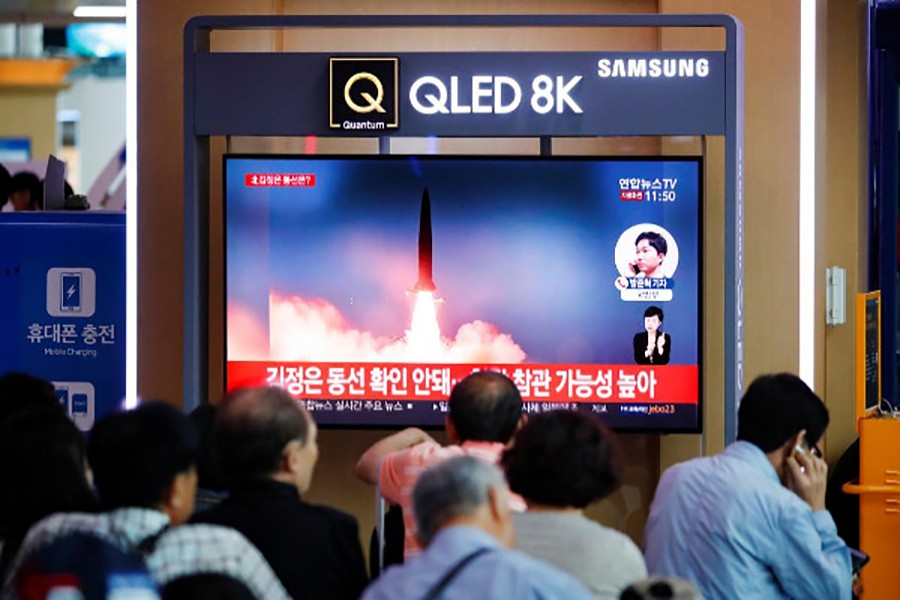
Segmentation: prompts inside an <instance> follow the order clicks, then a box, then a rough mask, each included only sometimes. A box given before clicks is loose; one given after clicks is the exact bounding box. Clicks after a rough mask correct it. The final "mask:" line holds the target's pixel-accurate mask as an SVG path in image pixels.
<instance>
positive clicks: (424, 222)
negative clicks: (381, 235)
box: [411, 188, 437, 292]
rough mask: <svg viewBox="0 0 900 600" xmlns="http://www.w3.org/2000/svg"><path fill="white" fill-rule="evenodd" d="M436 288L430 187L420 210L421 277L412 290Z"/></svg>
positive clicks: (423, 192)
mask: <svg viewBox="0 0 900 600" xmlns="http://www.w3.org/2000/svg"><path fill="white" fill-rule="evenodd" d="M436 289H437V287H435V285H434V280H433V279H432V271H431V200H430V199H429V198H428V188H425V189H424V190H423V191H422V207H421V209H420V211H419V279H418V281H416V285H414V286H413V288H412V290H411V291H413V292H434V291H435V290H436Z"/></svg>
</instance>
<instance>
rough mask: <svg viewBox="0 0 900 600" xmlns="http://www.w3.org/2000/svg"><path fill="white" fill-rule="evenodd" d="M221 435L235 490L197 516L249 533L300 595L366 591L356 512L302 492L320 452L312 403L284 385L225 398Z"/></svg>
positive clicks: (335, 596) (336, 597)
mask: <svg viewBox="0 0 900 600" xmlns="http://www.w3.org/2000/svg"><path fill="white" fill-rule="evenodd" d="M213 436H214V438H213V439H214V444H215V448H216V453H217V456H218V460H219V462H220V467H221V469H222V472H223V474H224V476H225V478H226V479H227V481H228V483H229V488H230V491H231V494H230V496H229V497H228V498H226V499H225V500H223V501H222V502H221V503H220V504H219V505H218V506H216V507H215V508H212V509H210V510H208V511H206V512H204V513H200V514H199V515H196V516H195V517H194V521H196V522H199V523H214V524H218V525H226V526H230V527H234V528H235V529H237V530H238V531H240V532H241V533H243V534H244V536H246V537H247V539H249V540H250V541H251V542H252V543H253V544H255V545H256V547H257V548H259V550H260V552H262V554H263V556H264V557H265V558H266V560H267V561H268V562H269V564H270V565H271V566H272V570H273V571H275V574H276V575H278V578H279V579H280V580H281V583H282V584H283V585H284V587H285V589H287V591H288V593H289V594H290V595H291V596H292V597H293V598H295V599H296V600H307V599H310V600H316V599H323V600H324V599H328V600H341V599H344V598H347V599H349V598H354V599H355V598H359V596H360V595H361V594H362V591H363V589H364V588H365V587H366V584H367V582H368V581H367V576H366V570H365V562H364V559H363V553H362V547H361V546H360V542H359V531H358V526H357V523H356V519H355V518H353V517H352V516H350V515H348V514H346V513H343V512H341V511H338V510H335V509H333V508H328V507H324V506H315V505H312V504H308V503H306V502H304V501H303V500H302V499H301V495H302V494H303V493H305V492H306V491H307V490H308V489H309V485H310V482H311V480H312V473H313V469H314V468H315V464H316V460H317V459H318V456H319V449H318V446H317V445H316V424H315V423H314V422H313V420H312V418H311V417H310V415H309V414H308V413H307V412H306V410H305V409H304V408H303V407H302V406H301V405H299V404H298V403H297V402H295V401H294V399H293V398H291V396H290V395H288V394H287V392H285V391H284V390H281V389H277V388H256V389H247V390H242V391H239V392H237V393H235V394H233V395H231V396H229V397H228V398H226V399H225V400H224V401H223V403H222V404H220V405H219V410H218V413H217V415H216V422H215V425H214V430H213Z"/></svg>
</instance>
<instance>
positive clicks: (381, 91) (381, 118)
mask: <svg viewBox="0 0 900 600" xmlns="http://www.w3.org/2000/svg"><path fill="white" fill-rule="evenodd" d="M328 63H329V65H328V66H329V78H330V82H331V85H330V86H329V90H330V100H329V102H330V104H329V126H330V127H331V128H332V129H344V130H366V129H369V130H378V129H394V128H396V127H397V126H398V124H399V123H398V114H399V110H398V107H397V102H398V97H399V94H398V93H397V86H398V83H399V79H400V78H399V76H398V71H399V59H397V58H381V57H379V58H345V57H335V58H330V59H329V61H328Z"/></svg>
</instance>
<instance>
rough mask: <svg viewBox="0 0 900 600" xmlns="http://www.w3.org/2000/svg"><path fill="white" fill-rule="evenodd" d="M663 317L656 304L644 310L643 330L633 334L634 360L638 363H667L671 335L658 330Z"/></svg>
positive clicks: (670, 348) (670, 349) (670, 346)
mask: <svg viewBox="0 0 900 600" xmlns="http://www.w3.org/2000/svg"><path fill="white" fill-rule="evenodd" d="M663 319H664V314H663V311H662V309H661V308H660V307H658V306H649V307H647V310H645V311H644V331H642V332H640V333H636V334H635V335H634V340H633V346H634V362H636V363H637V364H639V365H667V364H669V354H670V353H671V351H672V336H670V335H669V334H668V333H664V332H662V331H660V328H661V327H662V323H663Z"/></svg>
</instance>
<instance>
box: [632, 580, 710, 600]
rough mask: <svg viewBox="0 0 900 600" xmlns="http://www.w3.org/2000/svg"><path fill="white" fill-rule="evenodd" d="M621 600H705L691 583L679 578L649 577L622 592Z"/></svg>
mask: <svg viewBox="0 0 900 600" xmlns="http://www.w3.org/2000/svg"><path fill="white" fill-rule="evenodd" d="M619 600H703V596H701V595H700V592H698V591H697V588H695V587H694V585H693V584H692V583H691V582H690V581H686V580H684V579H679V578H677V577H648V578H647V579H642V580H641V581H636V582H634V583H632V584H631V585H629V586H628V587H627V588H625V589H624V590H622V593H621V594H620V595H619Z"/></svg>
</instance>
